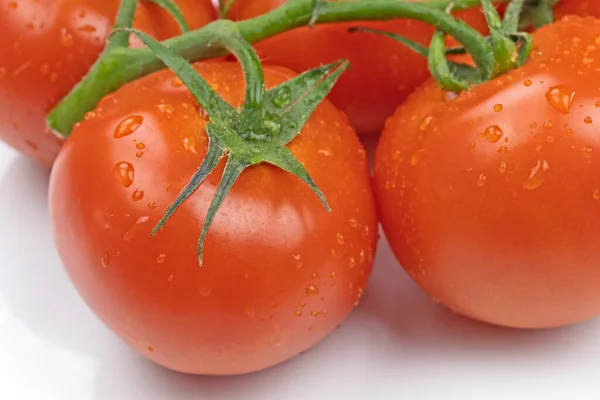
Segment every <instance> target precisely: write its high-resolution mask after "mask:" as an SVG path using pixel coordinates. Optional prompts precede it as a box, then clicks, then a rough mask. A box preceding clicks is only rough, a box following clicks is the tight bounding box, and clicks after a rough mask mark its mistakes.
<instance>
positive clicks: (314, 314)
mask: <svg viewBox="0 0 600 400" xmlns="http://www.w3.org/2000/svg"><path fill="white" fill-rule="evenodd" d="M310 315H311V316H312V317H316V316H318V315H319V312H318V311H312V312H311V313H310Z"/></svg>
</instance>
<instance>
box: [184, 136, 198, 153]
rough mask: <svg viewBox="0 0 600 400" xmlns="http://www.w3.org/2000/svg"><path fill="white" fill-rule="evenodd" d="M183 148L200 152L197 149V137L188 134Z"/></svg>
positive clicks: (191, 151) (192, 151)
mask: <svg viewBox="0 0 600 400" xmlns="http://www.w3.org/2000/svg"><path fill="white" fill-rule="evenodd" d="M183 148H184V149H185V150H186V151H189V152H190V153H192V154H198V150H197V149H196V138H195V137H193V136H188V137H186V138H185V139H183Z"/></svg>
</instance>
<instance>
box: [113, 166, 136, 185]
mask: <svg viewBox="0 0 600 400" xmlns="http://www.w3.org/2000/svg"><path fill="white" fill-rule="evenodd" d="M113 172H114V174H115V178H117V182H119V183H120V184H121V185H122V186H125V187H129V186H131V185H132V184H133V179H134V178H135V170H134V168H133V165H131V163H128V162H126V161H123V162H120V163H118V164H116V165H115V166H114V168H113Z"/></svg>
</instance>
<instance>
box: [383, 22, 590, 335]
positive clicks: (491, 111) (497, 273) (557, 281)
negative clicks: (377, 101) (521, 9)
mask: <svg viewBox="0 0 600 400" xmlns="http://www.w3.org/2000/svg"><path fill="white" fill-rule="evenodd" d="M599 38H600V21H599V20H596V19H593V18H580V17H567V18H566V19H564V20H562V21H561V22H559V23H556V24H554V25H549V26H546V27H544V28H542V29H540V30H539V31H537V32H536V33H535V34H534V41H535V47H536V49H535V51H534V52H533V55H532V58H531V60H530V61H529V62H528V63H527V64H526V65H525V66H524V67H522V68H519V69H517V70H514V71H512V72H510V73H507V74H506V75H504V76H501V77H499V78H497V79H495V80H493V81H491V82H487V83H484V84H481V85H479V86H477V87H475V88H473V89H471V90H469V91H468V92H465V93H463V94H462V95H460V96H459V97H458V98H454V99H453V97H454V96H451V95H449V94H448V93H444V92H443V91H442V90H440V89H439V88H437V87H436V86H435V84H434V83H433V82H429V83H427V84H425V85H424V86H423V87H422V88H420V89H419V90H418V91H416V92H415V94H414V95H413V96H411V97H410V98H409V100H408V101H407V102H406V103H405V104H404V105H402V106H401V107H400V108H399V109H398V110H397V112H396V113H395V114H394V116H393V117H392V118H390V119H389V121H388V123H387V126H386V129H385V131H384V132H383V136H382V138H381V142H380V144H379V147H378V151H377V156H376V162H375V179H374V182H375V184H374V186H375V191H376V197H377V200H378V206H379V210H380V216H381V219H382V223H383V228H384V230H385V232H386V235H387V237H388V239H389V242H390V244H391V246H392V248H393V250H394V252H395V254H396V256H397V258H398V260H399V261H400V263H401V264H402V265H403V267H404V268H405V269H406V270H407V271H408V273H409V274H410V275H411V276H412V277H413V279H414V280H415V281H416V282H417V283H418V284H419V285H421V286H422V287H423V288H424V289H425V290H426V291H427V292H429V293H430V294H431V295H432V296H433V297H435V298H436V299H438V300H439V301H440V302H441V303H442V304H444V305H446V306H447V307H449V308H450V309H452V310H454V311H455V312H457V313H460V314H464V315H466V316H469V317H472V318H475V319H479V320H482V321H486V322H490V323H493V324H499V325H505V326H511V327H521V328H543V327H554V326H560V325H566V324H570V323H574V322H578V321H582V320H585V319H587V318H590V317H592V316H595V315H597V314H599V313H600V291H599V290H598V287H600V252H598V248H600V236H599V235H598V229H600V174H598V162H599V160H598V159H597V157H596V155H595V153H596V151H597V148H598V143H599V141H600V135H599V130H598V124H599V123H600V114H599V112H598V110H599V109H600V108H598V107H599V106H600V92H599V91H598V88H599V87H600V74H599V73H598V62H597V60H600V46H598V42H599Z"/></svg>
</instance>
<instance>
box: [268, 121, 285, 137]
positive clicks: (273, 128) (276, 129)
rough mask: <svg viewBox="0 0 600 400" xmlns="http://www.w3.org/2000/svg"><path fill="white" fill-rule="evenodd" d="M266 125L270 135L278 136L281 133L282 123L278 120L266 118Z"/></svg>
mask: <svg viewBox="0 0 600 400" xmlns="http://www.w3.org/2000/svg"><path fill="white" fill-rule="evenodd" d="M264 126H265V129H266V130H267V134H268V135H269V136H277V135H279V133H281V124H280V123H279V122H277V121H272V120H269V119H266V120H265V121H264Z"/></svg>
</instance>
